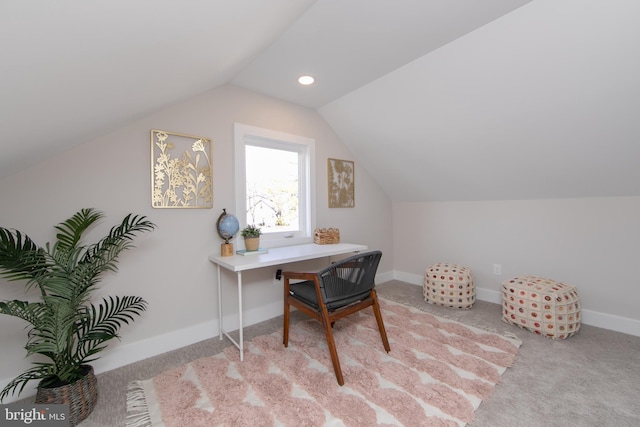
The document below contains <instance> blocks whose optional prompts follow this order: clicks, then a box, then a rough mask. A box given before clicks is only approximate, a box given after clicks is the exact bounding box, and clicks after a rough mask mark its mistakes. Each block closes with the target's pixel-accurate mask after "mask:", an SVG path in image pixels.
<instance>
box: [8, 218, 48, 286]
mask: <svg viewBox="0 0 640 427" xmlns="http://www.w3.org/2000/svg"><path fill="white" fill-rule="evenodd" d="M47 267H48V264H47V260H46V257H45V255H44V253H43V250H42V249H40V248H39V247H38V245H36V244H35V242H34V241H33V240H31V238H30V237H29V236H27V235H26V234H23V233H21V232H20V231H18V230H11V229H7V228H2V227H0V274H2V276H3V277H5V278H7V279H8V280H12V281H15V280H27V281H28V282H33V281H34V280H35V279H36V278H37V277H38V276H40V275H42V274H43V273H45V272H46V269H47Z"/></svg>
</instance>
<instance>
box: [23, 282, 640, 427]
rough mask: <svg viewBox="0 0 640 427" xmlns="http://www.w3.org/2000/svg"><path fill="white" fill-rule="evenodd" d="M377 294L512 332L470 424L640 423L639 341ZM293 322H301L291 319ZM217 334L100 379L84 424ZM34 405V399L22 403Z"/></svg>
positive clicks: (111, 426)
mask: <svg viewBox="0 0 640 427" xmlns="http://www.w3.org/2000/svg"><path fill="white" fill-rule="evenodd" d="M377 290H378V295H379V296H381V297H383V298H386V299H389V300H393V301H398V302H402V303H405V304H411V305H414V306H416V307H421V308H422V309H424V310H426V311H428V312H430V313H433V314H435V315H438V316H441V317H446V318H450V319H453V320H457V321H459V322H461V323H464V324H467V325H477V326H479V327H482V328H490V329H492V330H494V331H496V332H498V333H504V332H511V333H513V334H515V335H517V336H518V338H520V340H521V341H522V345H521V347H520V349H519V351H518V356H517V358H516V361H515V363H514V365H513V366H512V367H510V368H509V369H508V370H507V372H505V374H504V375H503V376H502V378H501V379H502V381H501V382H500V385H499V386H498V387H496V389H495V391H494V393H493V394H492V395H491V396H489V398H487V399H486V400H485V401H483V402H482V404H481V405H480V407H479V408H478V409H477V410H476V411H475V419H474V421H473V422H472V423H470V424H469V427H593V426H597V427H608V426H612V427H632V426H633V427H637V426H640V337H637V336H632V335H627V334H622V333H619V332H614V331H611V330H607V329H602V328H597V327H594V326H590V325H585V324H584V323H583V324H582V327H581V328H580V332H579V333H577V334H576V335H574V336H573V337H571V338H569V339H567V340H562V341H554V340H550V339H547V338H544V337H540V336H538V335H534V334H532V333H530V332H528V331H524V330H522V329H519V328H516V327H514V326H511V325H507V324H505V323H504V322H502V320H501V307H500V305H499V304H493V303H489V302H485V301H477V302H476V303H475V304H474V306H473V308H472V309H470V310H452V309H447V308H444V307H438V306H434V305H429V304H426V303H425V302H424V301H423V299H422V287H421V286H416V285H412V284H409V283H405V282H401V281H397V280H392V281H389V282H386V283H382V284H379V285H378V286H377ZM296 314H298V313H295V312H294V313H293V320H294V321H295V320H296V319H297V320H300V319H305V318H306V317H305V316H296ZM281 327H282V317H277V318H274V319H271V320H268V321H265V322H262V323H259V324H256V325H252V326H249V327H247V328H245V329H244V333H245V339H246V340H251V339H253V338H254V337H257V336H260V335H266V334H270V333H273V332H274V331H277V330H278V329H279V328H281ZM230 345H231V344H230V343H229V341H228V340H226V339H225V340H222V341H220V340H219V339H218V338H217V337H215V338H212V339H209V340H205V341H202V342H199V343H196V344H193V345H190V346H187V347H184V348H181V349H178V350H174V351H171V352H167V353H164V354H160V355H158V356H155V357H152V358H149V359H146V360H142V361H140V362H136V363H132V364H130V365H127V366H123V367H121V368H118V369H114V370H111V371H109V372H105V373H101V374H99V375H98V383H99V387H100V398H99V399H98V404H97V405H96V408H95V410H94V411H93V412H92V413H91V415H89V417H88V418H87V419H86V420H84V421H83V422H82V423H81V426H82V427H124V426H125V420H126V414H127V406H126V390H127V386H128V384H129V383H130V382H131V381H133V380H136V379H138V380H145V379H148V378H152V377H154V376H155V375H158V374H160V373H161V372H164V371H166V370H169V369H173V368H176V367H178V366H181V365H184V364H186V363H189V362H191V361H193V360H196V359H199V358H202V357H207V356H211V355H214V354H217V353H220V352H221V351H223V350H224V349H225V348H226V347H228V346H230ZM22 402H28V403H33V397H27V398H25V399H22Z"/></svg>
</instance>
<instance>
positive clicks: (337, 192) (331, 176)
mask: <svg viewBox="0 0 640 427" xmlns="http://www.w3.org/2000/svg"><path fill="white" fill-rule="evenodd" d="M354 168H355V165H354V162H353V161H351V160H339V159H327V181H328V182H327V187H328V189H329V207H330V208H353V207H354V206H355V205H356V201H355V181H354V179H355V169H354Z"/></svg>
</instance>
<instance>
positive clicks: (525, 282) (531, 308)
mask: <svg viewBox="0 0 640 427" xmlns="http://www.w3.org/2000/svg"><path fill="white" fill-rule="evenodd" d="M502 320H503V321H505V322H507V323H511V324H513V325H517V326H519V327H521V328H524V329H528V330H529V331H531V332H533V333H535V334H538V335H543V336H545V337H549V338H552V339H558V340H561V339H565V338H569V337H570V336H572V335H573V334H575V333H576V332H578V330H579V329H580V298H579V297H578V290H577V289H576V287H575V286H573V285H567V284H565V283H560V282H556V281H554V280H551V279H545V278H542V277H537V276H524V277H516V278H513V279H510V280H505V281H504V282H503V283H502Z"/></svg>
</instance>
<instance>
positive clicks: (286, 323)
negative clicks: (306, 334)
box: [282, 299, 289, 347]
mask: <svg viewBox="0 0 640 427" xmlns="http://www.w3.org/2000/svg"><path fill="white" fill-rule="evenodd" d="M282 344H284V346H285V347H289V304H288V303H287V300H286V299H285V302H284V323H283V325H282Z"/></svg>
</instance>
